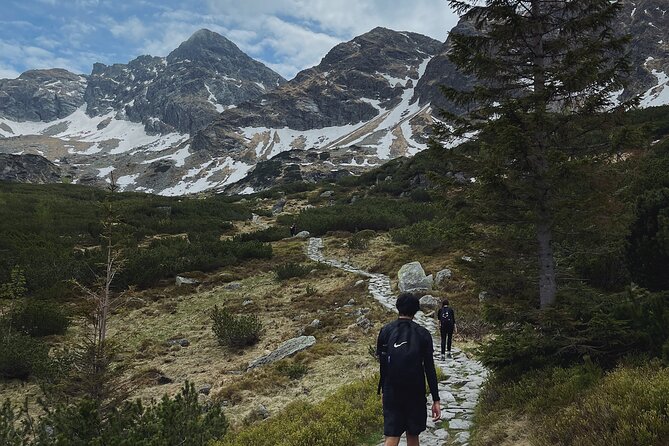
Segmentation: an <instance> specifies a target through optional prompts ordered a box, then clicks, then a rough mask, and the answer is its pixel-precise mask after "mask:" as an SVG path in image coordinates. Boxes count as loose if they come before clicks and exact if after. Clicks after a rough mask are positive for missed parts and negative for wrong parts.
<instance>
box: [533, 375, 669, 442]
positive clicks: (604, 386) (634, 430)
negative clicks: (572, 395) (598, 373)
mask: <svg viewBox="0 0 669 446" xmlns="http://www.w3.org/2000/svg"><path fill="white" fill-rule="evenodd" d="M667 407H669V370H667V369H666V368H658V367H653V366H646V367H643V368H640V369H638V368H620V369H618V370H616V371H614V372H613V373H611V374H609V375H608V376H606V377H605V378H604V380H603V381H602V383H601V384H600V385H598V386H596V387H594V388H593V389H591V390H590V391H589V392H587V393H586V394H585V396H583V395H580V396H579V397H578V398H576V399H575V400H574V403H573V404H571V405H570V406H568V407H567V408H564V409H562V410H559V411H556V412H554V416H553V417H552V418H551V422H549V423H546V425H545V427H544V429H543V432H542V433H540V434H538V436H539V439H540V441H539V444H540V445H546V446H548V445H555V444H560V445H564V446H571V445H573V446H580V445H589V446H628V445H633V444H634V445H658V446H659V445H665V444H667V443H668V442H669V413H667Z"/></svg>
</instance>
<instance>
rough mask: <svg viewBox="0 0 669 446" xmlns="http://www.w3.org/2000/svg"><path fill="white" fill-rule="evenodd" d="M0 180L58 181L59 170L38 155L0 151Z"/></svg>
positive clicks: (23, 181) (42, 182) (22, 181)
mask: <svg viewBox="0 0 669 446" xmlns="http://www.w3.org/2000/svg"><path fill="white" fill-rule="evenodd" d="M0 181H11V182H15V183H33V184H46V183H60V182H61V170H60V168H59V167H58V166H56V165H55V164H54V163H52V162H51V161H49V160H48V159H46V158H44V157H43V156H40V155H6V154H2V153H0Z"/></svg>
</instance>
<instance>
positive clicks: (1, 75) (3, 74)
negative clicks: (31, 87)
mask: <svg viewBox="0 0 669 446" xmlns="http://www.w3.org/2000/svg"><path fill="white" fill-rule="evenodd" d="M19 74H21V73H19V72H18V71H16V70H15V69H13V68H10V67H5V66H3V65H0V79H15V78H17V77H19Z"/></svg>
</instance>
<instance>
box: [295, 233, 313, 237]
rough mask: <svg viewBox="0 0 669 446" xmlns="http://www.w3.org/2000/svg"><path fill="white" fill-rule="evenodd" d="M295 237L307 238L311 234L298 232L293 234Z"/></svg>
mask: <svg viewBox="0 0 669 446" xmlns="http://www.w3.org/2000/svg"><path fill="white" fill-rule="evenodd" d="M295 237H297V238H309V237H311V234H310V233H309V231H300V232H298V233H297V234H295Z"/></svg>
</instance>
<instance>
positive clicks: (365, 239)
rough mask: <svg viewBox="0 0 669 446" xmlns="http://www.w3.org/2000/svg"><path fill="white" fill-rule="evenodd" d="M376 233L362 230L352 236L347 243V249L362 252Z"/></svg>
mask: <svg viewBox="0 0 669 446" xmlns="http://www.w3.org/2000/svg"><path fill="white" fill-rule="evenodd" d="M375 235H376V232H374V231H372V230H371V229H364V230H362V231H359V232H356V233H355V234H353V237H351V239H350V240H349V241H348V247H349V249H354V250H363V249H367V247H368V246H369V241H370V240H371V239H373V238H374V236H375Z"/></svg>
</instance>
